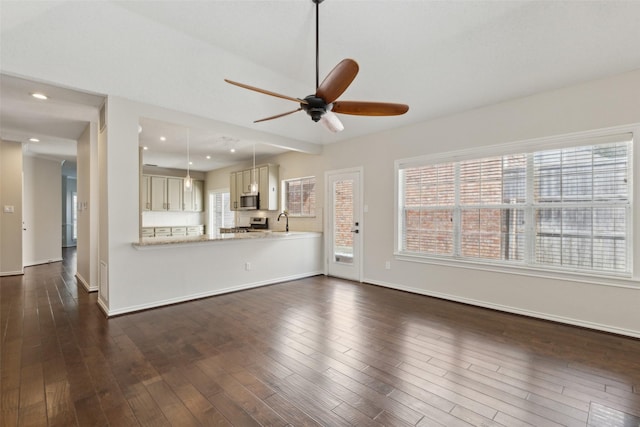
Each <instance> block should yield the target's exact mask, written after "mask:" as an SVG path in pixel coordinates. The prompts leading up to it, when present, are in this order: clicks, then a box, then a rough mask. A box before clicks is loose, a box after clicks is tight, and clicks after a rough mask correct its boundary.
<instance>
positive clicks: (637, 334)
mask: <svg viewBox="0 0 640 427" xmlns="http://www.w3.org/2000/svg"><path fill="white" fill-rule="evenodd" d="M364 283H370V284H372V285H376V286H383V287H385V288H390V289H396V290H399V291H405V292H410V293H413V294H419V295H425V296H429V297H434V298H440V299H444V300H448V301H454V302H460V303H463V304H469V305H474V306H477V307H483V308H489V309H492V310H498V311H504V312H506V313H513V314H518V315H521V316H527V317H533V318H537V319H543V320H549V321H552V322H558V323H564V324H567V325H572V326H578V327H581V328H587V329H594V330H598V331H602V332H609V333H612V334H617V335H625V336H628V337H633V338H640V331H635V330H632V329H625V328H619V327H617V326H610V325H604V324H601V323H595V322H588V321H585V320H580V319H573V318H571V317H564V316H556V315H554V314H549V313H543V312H538V311H531V310H523V309H521V308H517V307H511V306H507V305H501V304H494V303H491V302H487V301H482V300H476V299H472V298H464V297H460V296H457V295H450V294H445V293H441V292H433V291H428V290H424V289H418V288H414V287H411V286H402V285H397V284H394V283H387V282H383V281H380V280H372V279H364Z"/></svg>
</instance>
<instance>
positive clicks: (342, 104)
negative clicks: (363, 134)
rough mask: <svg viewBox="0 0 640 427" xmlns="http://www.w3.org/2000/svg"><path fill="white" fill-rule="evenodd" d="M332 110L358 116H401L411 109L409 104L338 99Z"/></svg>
mask: <svg viewBox="0 0 640 427" xmlns="http://www.w3.org/2000/svg"><path fill="white" fill-rule="evenodd" d="M331 111H333V112H334V113H340V114H353V115H356V116H399V115H400V114H404V113H406V112H407V111H409V106H408V105H406V104H392V103H390V102H364V101H336V102H334V103H333V108H332V109H331Z"/></svg>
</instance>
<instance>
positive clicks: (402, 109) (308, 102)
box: [224, 0, 409, 132]
mask: <svg viewBox="0 0 640 427" xmlns="http://www.w3.org/2000/svg"><path fill="white" fill-rule="evenodd" d="M311 1H312V2H313V3H315V5H316V92H315V94H313V95H309V96H306V97H305V98H304V99H301V98H294V97H291V96H287V95H282V94H279V93H276V92H271V91H269V90H265V89H260V88H257V87H254V86H249V85H246V84H244V83H238V82H234V81H232V80H228V79H224V81H226V82H227V83H231V84H232V85H236V86H239V87H242V88H244V89H249V90H253V91H256V92H260V93H264V94H266V95H271V96H275V97H277V98H282V99H288V100H289V101H294V102H297V103H299V104H300V107H299V108H297V109H295V110H293V111H288V112H286V113H282V114H277V115H275V116H271V117H266V118H264V119H260V120H255V121H254V123H258V122H264V121H267V120H273V119H277V118H279V117H284V116H287V115H289V114H293V113H297V112H298V111H301V110H304V111H305V112H306V113H307V114H308V115H309V116H310V117H311V119H312V120H313V121H314V122H318V121H319V122H321V123H323V124H324V125H325V126H326V127H327V128H328V129H329V130H331V131H333V132H339V131H341V130H343V129H344V126H343V125H342V123H341V122H340V119H338V116H336V115H335V113H340V114H351V115H357V116H397V115H400V114H404V113H406V112H407V111H409V106H408V105H406V104H393V103H389V102H366V101H338V100H337V99H338V98H339V97H340V95H342V93H343V92H344V91H345V90H346V89H347V88H348V87H349V85H350V84H351V82H352V81H353V79H355V77H356V75H357V74H358V70H359V67H358V63H357V62H356V61H354V60H353V59H343V60H342V61H340V62H339V63H338V65H336V66H335V67H334V68H333V70H331V72H330V73H329V74H328V75H327V77H325V79H324V80H323V81H322V83H320V84H319V83H318V82H319V78H318V74H319V65H318V62H319V61H318V58H319V53H318V50H319V49H318V39H319V37H318V34H319V29H318V27H319V24H318V23H319V18H318V11H319V7H320V3H322V2H323V1H324V0H311Z"/></svg>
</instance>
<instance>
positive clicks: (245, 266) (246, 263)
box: [244, 261, 251, 271]
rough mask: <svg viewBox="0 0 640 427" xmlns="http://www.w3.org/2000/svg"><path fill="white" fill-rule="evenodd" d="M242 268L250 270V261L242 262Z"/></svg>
mask: <svg viewBox="0 0 640 427" xmlns="http://www.w3.org/2000/svg"><path fill="white" fill-rule="evenodd" d="M244 269H245V270H247V271H251V263H250V262H249V261H247V262H245V263H244Z"/></svg>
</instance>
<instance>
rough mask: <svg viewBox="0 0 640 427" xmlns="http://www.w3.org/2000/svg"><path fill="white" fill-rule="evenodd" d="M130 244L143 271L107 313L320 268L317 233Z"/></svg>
mask: <svg viewBox="0 0 640 427" xmlns="http://www.w3.org/2000/svg"><path fill="white" fill-rule="evenodd" d="M131 246H132V247H133V248H134V249H135V251H134V252H135V259H136V264H137V266H138V268H139V270H140V271H144V272H145V275H144V277H143V278H142V277H141V278H139V280H137V281H136V282H134V283H136V285H135V286H131V287H130V288H129V289H128V292H127V293H126V300H123V301H112V303H114V304H113V305H112V307H119V308H118V309H113V308H112V309H111V310H109V311H108V312H107V314H108V315H109V316H113V315H119V314H124V313H128V312H132V311H137V310H144V309H148V308H153V307H159V306H163V305H168V304H174V303H178V302H183V301H188V300H193V299H198V298H203V297H208V296H213V295H219V294H224V293H228V292H235V291H239V290H242V289H249V288H254V287H258V286H265V285H271V284H275V283H279V282H284V281H289V280H294V279H298V278H303V277H309V276H315V275H317V274H323V273H324V266H323V262H322V259H323V256H322V248H323V238H322V233H319V232H303V231H295V232H288V233H286V232H279V231H261V232H250V233H223V234H205V235H202V236H173V237H161V238H159V237H152V238H151V237H150V238H141V239H140V240H139V241H137V242H134V243H132V244H131ZM132 255H133V254H132Z"/></svg>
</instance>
